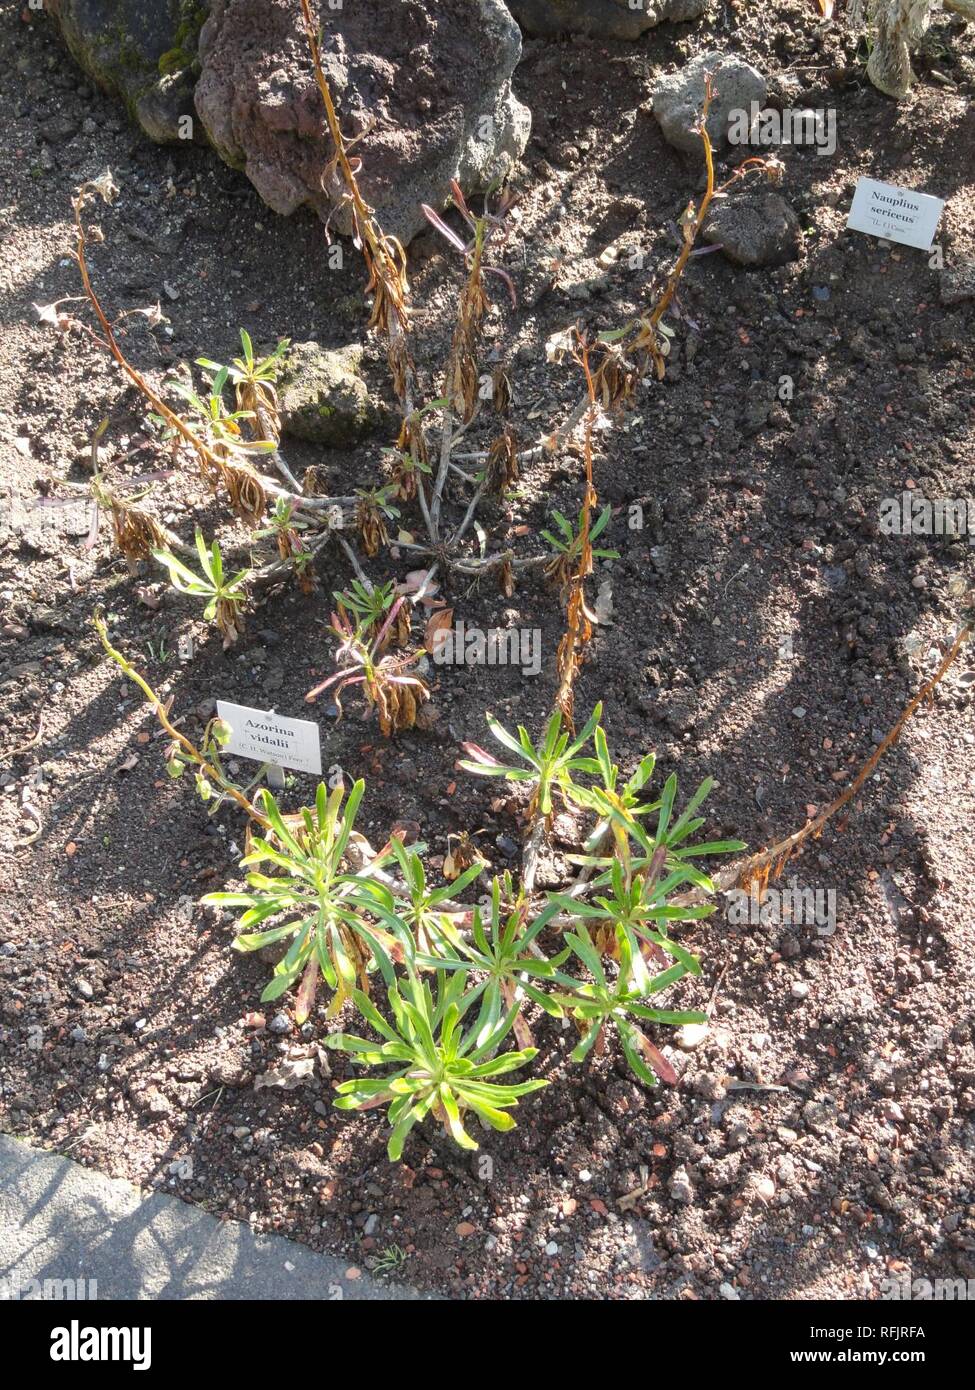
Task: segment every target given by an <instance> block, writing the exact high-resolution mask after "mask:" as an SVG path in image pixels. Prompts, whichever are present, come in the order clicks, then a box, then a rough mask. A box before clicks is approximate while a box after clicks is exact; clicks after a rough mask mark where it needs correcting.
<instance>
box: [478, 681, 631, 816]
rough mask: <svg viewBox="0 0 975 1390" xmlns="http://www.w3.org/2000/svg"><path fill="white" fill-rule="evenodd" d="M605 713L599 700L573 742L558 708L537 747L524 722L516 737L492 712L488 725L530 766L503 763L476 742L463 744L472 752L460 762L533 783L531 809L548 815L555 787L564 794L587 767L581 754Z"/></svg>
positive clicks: (481, 771)
mask: <svg viewBox="0 0 975 1390" xmlns="http://www.w3.org/2000/svg"><path fill="white" fill-rule="evenodd" d="M602 713H603V707H602V705H601V704H598V705H597V706H596V708H595V709H594V710H593V712H592V714H591V715H590V717H589V719H588V720H587V721H586V724H585V727H584V728H583V729H582V732H581V733H580V734H579V735H578V736H577V737H576V738H574V739H572V740H571V742H570V738H571V735H570V734H567V733H563V732H562V715H561V714H560V713H559V712H558V711H556V713H555V714H553V715H552V717H551V719H550V720H549V722H548V727H547V729H546V730H545V737H544V739H543V740H542V742H541V743H540V744H539V746H538V747H537V748H536V747H535V745H534V744H533V743H532V741H531V737H530V735H529V733H528V730H527V729H526V728H525V727H524V725H522V724H519V725H518V737H517V738H516V737H515V736H514V734H511V733H509V732H508V730H507V729H506V728H505V727H504V725H503V724H499V723H498V721H497V720H496V719H495V718H494V717H493V715H490V714H489V715H488V716H487V723H488V728H489V729H490V731H491V733H492V734H493V736H494V737H495V738H496V739H497V741H498V743H500V744H502V745H503V747H505V748H507V749H508V750H509V752H511V753H514V754H515V756H516V757H518V758H520V759H522V761H523V762H525V763H527V764H528V767H527V768H524V767H517V766H515V765H513V764H509V763H500V762H498V760H497V758H495V757H493V756H492V755H491V754H490V753H488V752H486V751H485V750H484V749H483V748H480V747H479V746H478V745H477V744H476V743H463V744H461V747H462V748H463V750H464V752H465V753H468V754H470V757H469V758H463V759H461V762H460V766H461V767H462V768H464V769H465V770H466V771H467V772H473V773H475V774H476V775H477V776H479V777H504V778H506V779H507V780H508V781H510V782H530V783H532V784H533V791H532V801H531V806H532V811H531V813H532V814H534V812H535V810H536V809H537V810H539V811H540V812H541V814H542V815H543V816H545V817H549V816H551V814H552V792H553V790H554V789H555V788H558V789H559V791H560V792H561V793H562V795H563V798H564V796H565V789H566V787H567V786H568V784H569V783H570V782H571V780H572V773H573V772H574V771H576V770H580V769H583V768H585V767H586V763H585V761H582V760H580V758H579V754H580V752H581V751H582V749H583V748H584V747H585V745H586V743H587V742H588V741H589V738H590V736H591V734H592V732H593V730H594V729H595V727H596V725H597V724H598V723H599V720H600V719H601V717H602Z"/></svg>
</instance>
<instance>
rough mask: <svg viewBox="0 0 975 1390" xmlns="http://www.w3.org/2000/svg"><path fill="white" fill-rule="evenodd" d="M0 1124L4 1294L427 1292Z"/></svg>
mask: <svg viewBox="0 0 975 1390" xmlns="http://www.w3.org/2000/svg"><path fill="white" fill-rule="evenodd" d="M349 1268H350V1264H349V1262H348V1261H344V1260H335V1259H331V1258H330V1257H329V1256H327V1255H320V1254H317V1253H316V1252H315V1251H313V1250H309V1249H307V1247H305V1246H304V1245H298V1244H296V1243H295V1242H294V1241H291V1240H286V1239H285V1238H284V1237H283V1236H261V1235H257V1234H255V1232H253V1231H252V1230H251V1229H250V1227H249V1226H245V1225H244V1224H243V1223H242V1222H239V1221H220V1220H218V1219H217V1218H216V1217H214V1216H211V1215H210V1214H209V1212H206V1211H203V1210H201V1209H200V1208H199V1207H193V1206H190V1205H189V1204H188V1203H186V1202H181V1201H180V1200H179V1198H178V1197H171V1196H168V1195H166V1194H163V1193H158V1192H153V1193H151V1194H148V1195H144V1194H143V1193H142V1192H141V1191H140V1190H139V1189H138V1188H137V1187H133V1186H132V1184H131V1183H128V1182H124V1181H121V1180H119V1179H117V1178H106V1177H104V1176H103V1175H102V1174H101V1173H95V1172H92V1171H91V1170H90V1169H88V1168H82V1167H81V1166H80V1165H79V1164H77V1163H74V1162H73V1161H72V1160H71V1159H69V1158H62V1157H61V1156H60V1155H58V1154H52V1153H45V1152H43V1151H42V1150H38V1149H33V1148H31V1147H30V1146H29V1145H27V1144H25V1143H23V1142H22V1141H21V1140H19V1139H14V1138H12V1137H10V1136H9V1135H3V1134H0V1297H7V1298H44V1297H47V1298H65V1297H70V1296H75V1297H77V1296H80V1297H82V1298H97V1299H99V1300H105V1299H108V1300H116V1299H260V1300H264V1299H322V1300H335V1301H338V1300H341V1299H355V1300H363V1299H365V1300H403V1299H405V1300H417V1299H424V1300H425V1299H429V1298H432V1295H428V1294H422V1293H420V1292H418V1291H417V1290H415V1289H410V1288H405V1287H401V1286H398V1285H395V1284H383V1283H379V1282H378V1281H377V1280H375V1279H370V1278H369V1277H367V1275H366V1271H365V1270H363V1271H362V1274H361V1277H360V1278H358V1279H349V1278H347V1277H346V1271H347V1270H348V1269H349Z"/></svg>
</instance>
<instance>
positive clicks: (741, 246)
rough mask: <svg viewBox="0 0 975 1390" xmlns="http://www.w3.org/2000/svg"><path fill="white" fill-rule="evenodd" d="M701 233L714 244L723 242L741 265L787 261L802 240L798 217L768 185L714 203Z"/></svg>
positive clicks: (729, 255) (724, 248) (727, 253)
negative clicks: (764, 187) (765, 187)
mask: <svg viewBox="0 0 975 1390" xmlns="http://www.w3.org/2000/svg"><path fill="white" fill-rule="evenodd" d="M701 235H702V236H703V238H704V240H705V241H707V242H709V243H710V244H711V245H712V246H713V245H716V244H720V246H721V250H722V252H723V253H724V255H725V256H727V258H728V260H729V261H733V262H734V264H735V265H741V266H761V265H785V264H786V262H787V261H794V260H796V259H797V258H798V256H799V247H800V246H801V244H802V231H801V228H800V226H799V219H798V217H797V216H796V214H795V213H794V212H793V210H792V208H791V207H790V206H789V204H788V203H787V202H786V201H785V199H784V198H782V197H780V196H779V194H778V193H772V192H770V191H769V190H768V189H759V190H757V191H751V192H748V193H743V194H740V195H739V196H737V197H734V196H733V197H729V198H728V199H727V200H723V201H721V202H719V203H717V204H715V206H714V210H713V212H711V213H710V214H709V215H708V219H707V221H706V222H705V224H704V228H703V230H702V233H701Z"/></svg>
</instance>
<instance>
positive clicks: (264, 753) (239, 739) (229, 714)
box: [217, 700, 322, 776]
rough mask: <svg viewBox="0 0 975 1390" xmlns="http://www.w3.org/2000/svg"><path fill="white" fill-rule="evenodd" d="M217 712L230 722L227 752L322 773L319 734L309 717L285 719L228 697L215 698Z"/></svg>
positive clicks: (271, 711)
mask: <svg viewBox="0 0 975 1390" xmlns="http://www.w3.org/2000/svg"><path fill="white" fill-rule="evenodd" d="M217 714H218V716H219V717H220V718H221V719H222V720H223V721H224V723H225V724H229V725H230V730H231V733H230V739H229V740H228V742H227V745H226V749H227V752H228V753H236V754H237V756H238V757H240V758H253V759H254V761H255V762H259V763H271V764H273V765H274V766H275V767H290V768H293V769H294V770H295V771H296V772H311V773H314V774H315V776H321V771H322V746H321V735H320V733H319V728H318V725H317V724H315V723H313V722H312V721H311V720H310V719H285V717H284V716H283V715H281V714H275V713H274V711H273V710H267V711H265V710H259V709H250V708H249V707H248V706H247V705H234V704H231V703H230V702H229V701H227V700H218V701H217Z"/></svg>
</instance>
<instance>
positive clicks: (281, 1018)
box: [269, 1010, 291, 1033]
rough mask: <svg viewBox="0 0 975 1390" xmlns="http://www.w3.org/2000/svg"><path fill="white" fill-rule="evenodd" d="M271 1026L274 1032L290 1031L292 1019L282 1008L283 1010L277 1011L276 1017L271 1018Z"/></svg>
mask: <svg viewBox="0 0 975 1390" xmlns="http://www.w3.org/2000/svg"><path fill="white" fill-rule="evenodd" d="M269 1027H270V1029H271V1032H272V1033H290V1032H291V1019H290V1018H289V1017H288V1015H287V1014H286V1013H285V1012H284V1011H283V1010H282V1011H281V1012H279V1013H276V1014H275V1015H274V1017H273V1018H272V1019H271V1022H270V1024H269Z"/></svg>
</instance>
